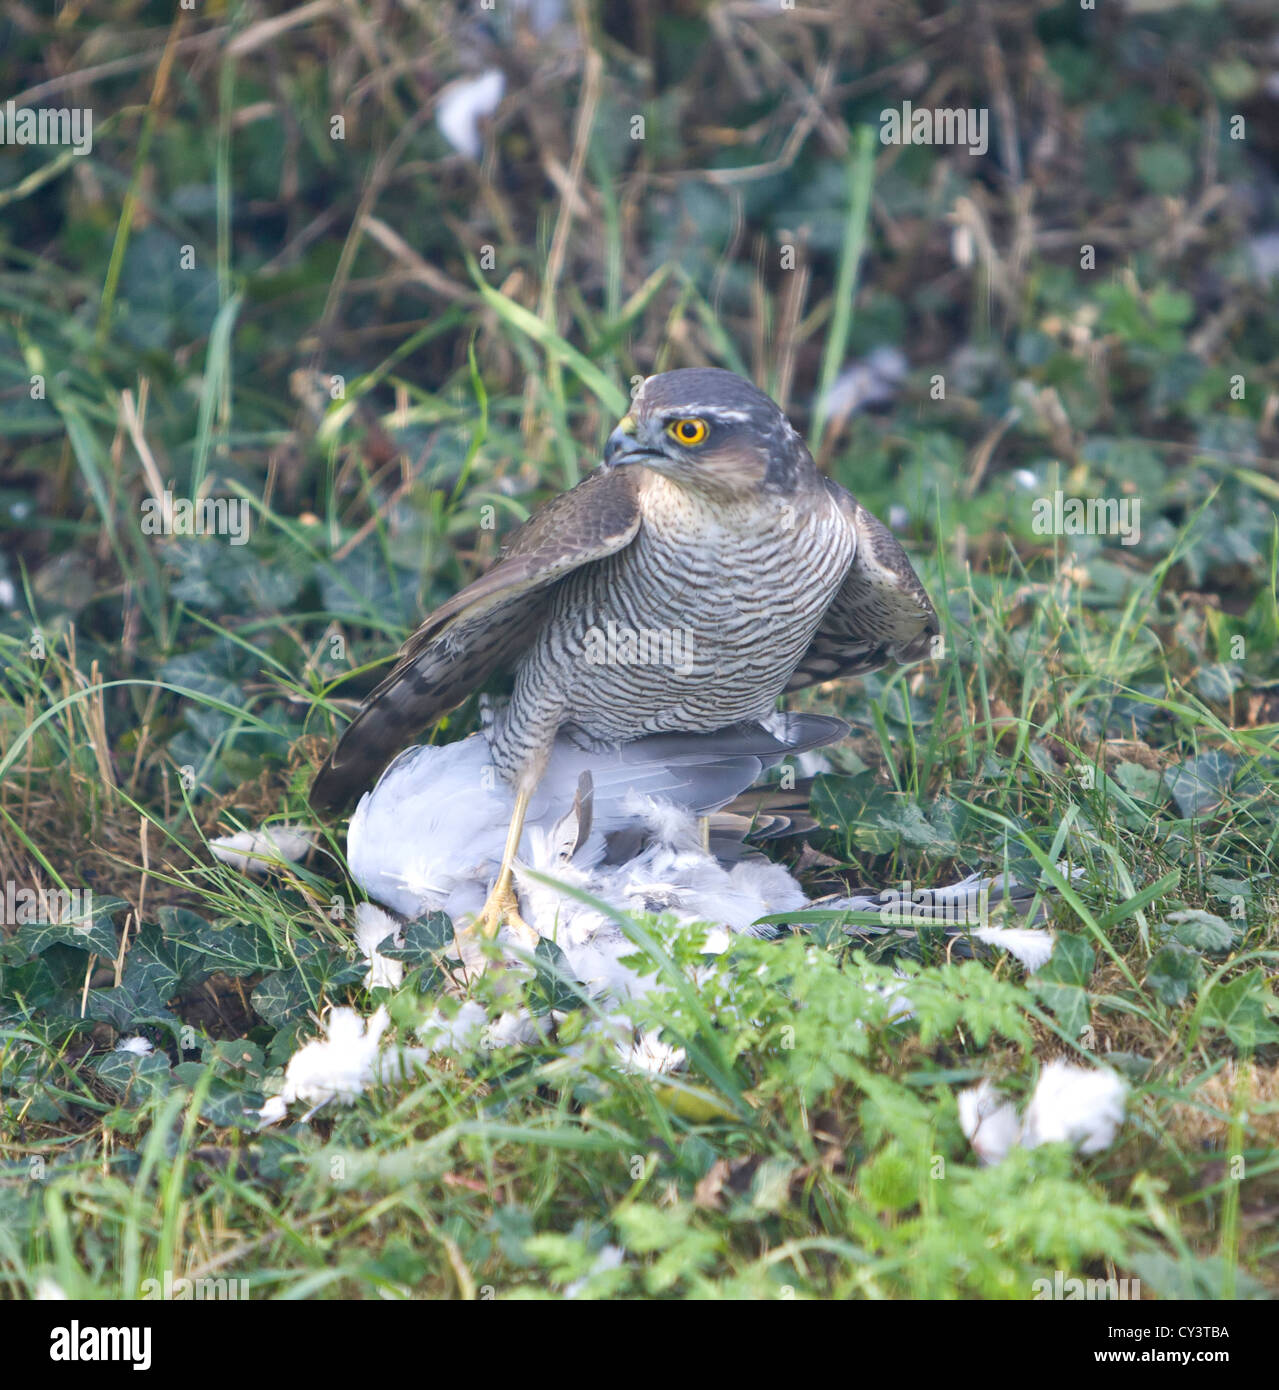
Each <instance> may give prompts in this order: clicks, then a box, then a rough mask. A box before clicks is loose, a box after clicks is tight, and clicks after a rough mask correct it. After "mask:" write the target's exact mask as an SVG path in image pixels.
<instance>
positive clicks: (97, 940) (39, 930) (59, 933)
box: [5, 898, 127, 964]
mask: <svg viewBox="0 0 1279 1390" xmlns="http://www.w3.org/2000/svg"><path fill="white" fill-rule="evenodd" d="M125 906H127V904H126V903H125V902H124V901H123V899H121V898H111V899H109V900H107V901H106V902H104V903H101V904H96V903H95V904H94V906H93V908H92V909H91V911H90V914H89V917H88V918H87V920H84V921H78V922H77V921H70V922H24V923H23V924H22V925H21V926H20V927H19V928H18V930H17V931H16V932H14V934H13V939H12V940H11V941H9V942H8V943H7V945H6V947H5V955H6V957H7V958H8V959H9V960H11V961H13V962H14V963H15V964H16V963H17V962H19V961H24V960H29V959H30V958H31V957H32V956H39V955H43V954H44V952H45V951H47V950H48V949H49V947H50V946H72V947H74V948H75V949H76V950H77V951H86V952H96V953H97V954H98V955H99V956H101V957H103V959H105V960H114V959H115V954H116V952H117V951H118V950H119V949H120V938H119V936H118V934H117V933H116V929H115V924H114V922H113V921H112V918H111V912H112V911H118V910H119V909H121V908H123V907H125Z"/></svg>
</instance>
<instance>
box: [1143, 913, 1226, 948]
mask: <svg viewBox="0 0 1279 1390" xmlns="http://www.w3.org/2000/svg"><path fill="white" fill-rule="evenodd" d="M1160 932H1161V934H1162V935H1165V936H1170V937H1171V938H1172V939H1173V940H1174V941H1177V942H1180V943H1181V945H1183V946H1185V947H1188V948H1189V949H1190V950H1192V951H1213V952H1222V951H1228V950H1229V949H1230V948H1231V947H1232V946H1233V945H1234V944H1235V930H1234V928H1233V927H1232V926H1231V925H1230V923H1229V922H1227V921H1226V920H1225V919H1224V918H1221V917H1218V916H1217V914H1216V913H1215V912H1201V911H1199V909H1197V908H1187V909H1186V910H1185V911H1184V912H1170V913H1169V914H1168V919H1167V921H1166V922H1164V923H1163V925H1162V926H1161V928H1160Z"/></svg>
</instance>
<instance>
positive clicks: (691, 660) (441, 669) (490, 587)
mask: <svg viewBox="0 0 1279 1390" xmlns="http://www.w3.org/2000/svg"><path fill="white" fill-rule="evenodd" d="M937 631H938V625H937V615H936V613H935V611H934V609H933V605H932V603H931V602H930V601H929V598H928V595H927V594H926V593H925V592H924V589H923V586H922V585H921V584H920V582H919V579H918V577H917V576H916V574H915V571H914V570H913V569H912V567H911V564H910V561H909V560H908V559H907V557H906V554H905V552H904V551H903V550H902V548H901V546H900V545H899V544H898V543H897V541H896V540H895V539H894V537H893V536H892V534H891V532H889V530H888V529H887V527H885V526H884V525H883V524H882V523H880V522H879V521H877V520H876V519H875V517H873V516H871V515H870V513H869V512H867V511H866V510H865V508H864V507H862V506H861V505H860V504H859V503H858V502H857V500H856V499H855V498H853V497H852V496H850V495H849V493H847V492H846V491H845V490H844V489H843V488H842V487H840V486H839V485H838V484H837V483H834V482H832V481H831V480H830V479H829V478H826V477H823V476H822V474H821V473H820V472H819V471H818V469H817V465H816V464H815V463H814V461H813V458H812V455H811V454H810V453H809V451H808V449H807V448H806V447H805V446H804V443H803V441H802V440H801V439H800V437H799V435H798V434H797V433H796V432H795V430H794V429H793V428H792V427H791V425H790V422H789V421H788V420H787V419H786V417H785V415H783V413H782V412H781V411H780V410H779V409H778V408H777V406H776V405H775V404H774V403H773V401H772V400H770V399H769V397H768V396H766V395H765V394H764V393H763V392H762V391H759V390H757V389H756V388H755V387H754V386H752V385H751V384H750V382H748V381H746V380H745V379H743V378H742V377H740V376H738V375H736V374H735V373H733V372H727V371H721V370H717V369H712V368H689V369H683V370H679V371H671V372H664V373H662V374H661V375H659V376H652V377H649V378H648V379H647V380H646V381H645V382H644V383H643V385H642V386H641V387H640V389H639V392H638V393H637V394H636V396H635V398H634V401H633V404H632V407H631V410H630V412H629V413H628V414H627V415H626V416H625V417H624V418H623V419H622V421H621V422H620V423H619V424H618V426H617V428H616V429H615V430H614V431H613V433H612V434H611V435H610V436H609V439H608V443H607V445H606V446H605V450H604V459H603V466H602V468H601V469H600V470H599V471H598V472H596V473H594V474H592V475H591V476H589V477H587V478H586V479H585V480H584V481H583V482H581V483H579V484H578V485H577V486H576V487H575V488H573V489H572V490H571V491H569V492H566V493H564V494H563V495H561V496H560V497H557V498H555V499H554V500H553V501H552V502H550V503H549V504H548V505H547V506H545V507H544V508H542V510H541V511H539V512H537V513H536V514H535V515H534V516H533V517H531V518H530V520H529V521H528V522H526V523H525V524H524V525H523V526H522V527H521V528H520V529H519V530H518V531H516V532H515V534H514V536H513V537H512V538H511V540H510V542H509V544H508V545H507V547H506V550H505V553H504V554H503V556H502V558H501V559H500V560H499V561H498V563H497V564H495V565H494V566H493V567H492V568H491V569H490V570H489V571H488V572H487V573H486V574H484V575H483V576H481V577H480V578H479V579H477V580H475V582H474V583H472V584H470V585H468V586H467V587H466V588H465V589H463V590H462V591H461V593H459V594H457V595H456V596H455V597H453V598H451V599H449V600H448V601H447V602H446V603H444V604H442V605H441V606H440V607H439V608H437V609H436V610H435V612H434V613H433V614H431V616H430V617H428V618H427V619H426V621H425V622H424V623H423V624H422V625H421V627H419V628H418V630H417V631H416V632H415V633H414V634H413V635H412V636H411V637H410V638H409V640H408V641H407V642H406V643H405V645H404V647H403V648H402V650H401V651H400V653H399V659H398V661H397V662H396V665H395V667H394V669H393V670H392V671H391V673H390V675H388V676H387V677H386V679H385V680H384V681H383V682H382V683H381V684H380V685H379V686H378V687H377V688H376V689H375V690H374V691H373V693H372V694H371V695H370V696H369V697H368V699H366V700H365V701H364V703H363V705H362V706H361V708H360V710H359V712H358V713H357V714H356V716H355V718H354V719H353V720H352V722H351V723H350V725H348V727H347V728H346V730H345V731H344V733H343V734H342V737H341V739H340V740H339V741H338V744H337V747H336V748H334V750H333V751H332V753H330V755H329V757H328V760H327V761H326V762H325V764H324V766H323V767H322V768H321V769H320V771H319V774H318V775H317V777H316V779H315V783H314V785H313V787H312V790H311V802H312V805H313V806H315V807H316V808H317V809H318V810H337V809H340V808H341V807H342V806H344V805H346V804H347V803H348V802H349V801H350V800H352V799H353V798H354V797H356V796H357V795H359V793H361V792H362V791H364V790H365V789H366V788H368V787H369V786H371V785H372V783H373V782H374V780H375V779H376V778H377V776H378V774H379V773H380V772H381V771H382V769H383V768H384V767H385V766H386V764H387V763H388V762H389V761H390V760H391V758H392V757H393V756H394V755H395V754H396V753H397V752H398V751H399V750H400V749H401V748H403V747H404V746H405V745H406V744H408V743H409V742H411V741H412V739H413V737H414V736H415V735H416V734H417V733H418V732H419V731H420V730H421V728H422V727H423V726H424V725H426V724H429V723H431V722H432V721H433V720H435V719H438V718H439V717H440V716H441V715H443V714H445V713H446V712H448V711H449V710H451V709H453V708H454V707H455V706H457V705H459V704H460V703H462V701H463V700H465V699H466V698H467V697H468V696H469V695H471V694H472V693H474V692H476V691H477V690H478V689H479V688H480V687H481V685H483V684H485V683H486V682H487V681H488V680H489V679H490V678H492V677H495V676H498V675H501V676H505V677H506V678H508V679H509V681H510V683H511V684H510V691H511V693H510V697H509V700H507V701H506V703H505V705H504V706H502V707H501V708H500V709H498V710H496V712H494V713H493V714H492V715H491V718H489V720H488V722H487V727H486V735H487V737H488V739H489V743H490V745H491V748H492V754H493V762H494V764H495V766H496V767H497V769H498V772H499V773H500V774H501V776H502V777H503V778H505V779H506V780H507V781H508V782H509V784H510V785H511V787H512V788H513V790H514V792H515V811H514V815H513V818H512V822H511V826H510V833H509V835H508V839H507V845H506V852H505V854H504V855H503V860H502V865H501V869H500V872H499V874H498V878H497V881H496V883H495V885H494V888H493V891H492V893H491V894H490V895H489V899H488V902H487V903H486V905H485V908H484V911H483V912H482V914H481V917H480V918H479V919H477V923H476V928H477V929H480V930H483V931H484V932H485V934H487V935H493V934H494V933H495V932H496V930H497V927H498V925H499V924H500V922H501V921H502V919H503V917H504V916H505V917H508V918H510V919H514V920H518V914H517V912H516V904H515V902H514V895H513V893H512V890H511V862H512V860H513V859H514V857H515V852H516V849H517V848H518V846H519V842H520V833H521V828H522V825H523V820H524V814H525V810H526V808H527V806H528V801H529V798H530V796H531V794H532V793H533V791H534V790H535V789H536V787H537V784H538V781H539V778H540V777H541V774H542V770H543V768H544V767H545V765H546V760H547V757H548V755H549V752H550V750H551V747H552V746H553V744H554V741H555V737H556V734H557V732H559V731H560V730H561V729H565V730H566V731H567V732H569V733H571V734H572V735H573V736H574V737H576V738H579V739H581V740H583V741H584V742H585V743H587V744H588V745H591V746H599V745H614V744H619V743H625V742H627V741H629V740H632V739H635V738H639V737H641V736H643V735H645V734H650V733H658V732H677V731H682V732H708V731H711V730H715V729H720V728H724V727H727V726H728V725H732V724H735V723H738V722H739V721H745V720H756V719H761V718H766V717H767V716H768V715H769V714H770V713H771V712H772V711H773V710H774V708H775V705H776V701H777V699H778V697H779V696H780V695H782V694H783V693H784V692H786V691H790V690H799V689H802V688H803V687H805V686H809V685H814V684H816V683H818V682H821V681H827V680H834V679H838V678H842V677H846V676H855V675H860V674H862V673H864V672H867V671H873V670H876V669H877V668H879V667H880V666H882V665H884V664H885V663H886V662H888V661H889V660H896V661H899V662H906V661H915V660H919V659H920V658H922V657H924V656H926V655H928V653H929V643H930V638H931V637H932V636H933V634H935V633H936V632H937Z"/></svg>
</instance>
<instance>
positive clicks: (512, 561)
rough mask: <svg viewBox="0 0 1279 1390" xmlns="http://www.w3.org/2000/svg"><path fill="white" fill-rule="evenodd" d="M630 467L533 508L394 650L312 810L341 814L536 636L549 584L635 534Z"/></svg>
mask: <svg viewBox="0 0 1279 1390" xmlns="http://www.w3.org/2000/svg"><path fill="white" fill-rule="evenodd" d="M637 489H638V478H637V470H636V468H635V467H634V466H633V465H632V466H629V467H628V466H626V465H623V466H620V467H617V468H613V469H610V470H609V471H607V472H603V473H595V474H592V476H591V477H589V478H587V479H586V480H585V481H584V482H581V483H579V484H578V485H577V487H575V488H573V489H572V490H571V491H570V492H565V493H563V494H561V495H560V496H559V497H556V498H555V499H554V500H553V501H551V502H550V503H548V504H547V505H546V506H545V507H543V508H542V509H541V510H540V511H539V512H537V513H535V514H534V515H533V516H532V517H530V518H529V520H528V521H526V522H525V523H524V525H523V526H521V527H520V529H519V530H518V531H516V532H515V534H514V535H513V536H512V537H511V540H510V542H509V544H508V545H507V547H506V550H505V552H504V554H503V556H502V559H501V560H500V561H499V562H498V563H497V564H496V565H494V566H493V568H492V569H491V570H489V571H488V573H487V574H483V575H481V576H480V578H479V579H477V580H476V581H475V582H474V583H473V584H468V585H467V587H466V588H465V589H463V590H462V591H461V593H459V594H456V595H454V597H453V598H451V599H449V600H448V602H447V603H443V604H441V605H440V607H439V608H437V609H436V610H435V612H434V613H432V614H431V616H430V617H429V618H427V620H426V621H425V622H424V623H423V624H422V625H421V627H419V628H418V629H417V631H416V632H415V633H414V634H413V635H412V636H411V637H410V638H409V639H408V641H407V642H406V643H405V644H404V646H403V647H402V648H401V649H400V652H399V657H398V660H397V661H396V663H395V666H394V667H393V668H392V670H391V673H390V675H388V676H387V678H386V679H385V680H384V681H383V682H382V683H381V685H379V686H378V687H377V689H376V690H374V691H373V693H372V694H371V695H369V697H368V698H367V699H366V700H365V701H364V703H363V704H362V705H361V706H360V709H359V711H358V712H357V714H356V716H355V718H354V719H353V720H352V721H351V723H350V724H348V725H347V727H346V729H345V730H344V731H343V733H342V737H341V738H340V739H339V740H338V744H337V747H336V748H334V750H333V751H332V752H331V753H330V754H329V756H328V758H327V760H326V761H325V763H324V766H323V767H321V768H320V770H319V772H318V773H317V774H316V778H315V781H314V783H312V786H311V798H310V799H311V805H312V806H313V807H315V809H316V810H317V811H336V810H340V809H341V808H342V807H343V806H345V805H346V804H347V803H348V802H350V801H351V800H353V799H354V798H355V797H356V796H358V795H359V794H360V793H361V792H362V791H364V790H365V789H366V788H368V787H370V786H372V785H373V782H374V780H375V779H376V778H377V776H378V774H379V773H380V772H381V771H382V769H383V768H384V767H385V766H386V765H387V763H389V762H390V760H391V759H392V758H393V757H394V756H395V754H396V753H398V752H399V751H400V749H401V748H403V747H404V746H405V745H406V744H407V743H409V742H411V741H412V739H413V738H414V737H415V736H416V735H417V734H418V733H419V732H420V731H421V730H422V728H423V727H424V726H426V725H427V724H430V723H432V722H433V721H434V720H436V719H438V718H439V717H440V716H441V715H443V714H447V713H448V711H449V710H451V709H453V708H455V707H456V706H457V705H460V704H461V703H462V701H463V700H465V699H466V698H467V696H468V695H471V694H473V693H474V692H475V691H476V690H477V689H479V687H480V686H481V685H482V684H483V682H484V681H485V680H487V679H488V677H489V676H490V675H492V674H493V672H494V671H497V670H500V669H506V668H507V667H509V666H510V665H511V664H512V663H513V662H514V660H515V659H516V658H517V657H518V656H519V655H520V653H522V652H523V651H524V650H525V648H526V647H527V646H528V645H529V643H530V642H531V641H532V640H533V638H534V636H535V635H536V633H537V630H538V626H539V623H540V620H541V619H542V617H543V616H544V614H545V613H546V611H547V608H548V606H549V602H550V596H551V591H552V588H553V586H554V585H555V583H556V582H557V581H558V580H560V579H562V578H563V577H564V576H565V575H566V574H568V573H569V572H570V571H572V570H576V569H580V568H581V567H582V566H583V565H589V564H592V563H594V562H595V561H598V560H602V559H604V558H605V557H606V556H608V555H612V554H615V553H616V552H617V551H619V550H622V549H623V548H624V547H625V546H627V545H629V544H630V542H631V541H632V540H633V539H634V537H635V533H636V532H637V531H638V530H639V524H640V511H639V500H638V490H637Z"/></svg>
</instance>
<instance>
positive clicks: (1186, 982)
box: [1146, 942, 1204, 1007]
mask: <svg viewBox="0 0 1279 1390" xmlns="http://www.w3.org/2000/svg"><path fill="white" fill-rule="evenodd" d="M1203 973H1204V972H1203V962H1202V961H1201V960H1200V959H1199V957H1198V956H1197V955H1196V954H1195V953H1194V951H1188V950H1187V949H1186V948H1185V947H1184V946H1180V945H1177V944H1176V943H1175V942H1171V943H1169V944H1168V945H1167V946H1162V947H1160V949H1159V950H1158V951H1156V952H1155V954H1154V955H1153V956H1151V958H1150V964H1149V965H1148V966H1147V967H1146V984H1147V986H1148V987H1149V988H1150V989H1152V990H1154V992H1155V997H1156V998H1157V999H1158V1000H1159V1002H1160V1003H1161V1004H1167V1005H1169V1006H1170V1007H1175V1006H1176V1005H1178V1004H1180V1003H1182V1002H1183V1001H1184V1000H1186V999H1188V998H1189V997H1190V993H1191V991H1192V990H1194V989H1195V988H1196V987H1197V986H1198V985H1199V982H1200V981H1201V980H1202V979H1203Z"/></svg>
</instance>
